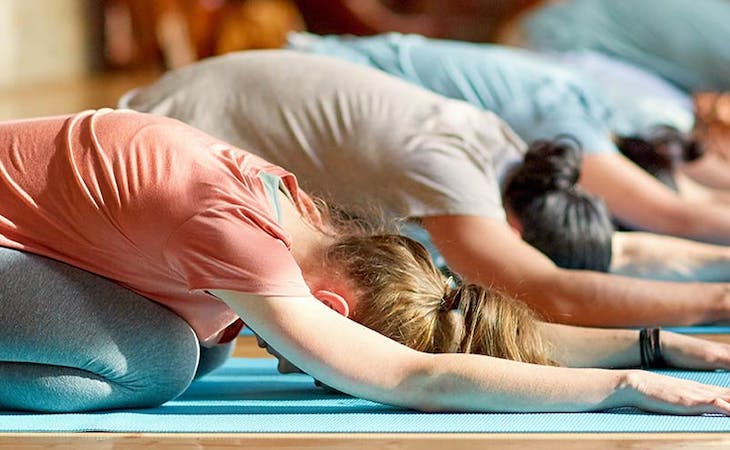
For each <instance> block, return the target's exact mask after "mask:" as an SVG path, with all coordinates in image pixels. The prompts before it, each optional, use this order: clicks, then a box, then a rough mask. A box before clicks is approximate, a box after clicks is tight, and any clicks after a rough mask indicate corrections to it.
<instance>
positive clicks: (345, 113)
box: [120, 51, 730, 325]
mask: <svg viewBox="0 0 730 450" xmlns="http://www.w3.org/2000/svg"><path fill="white" fill-rule="evenodd" d="M120 105H121V106H124V107H129V108H132V109H137V110H141V111H146V112H151V113H154V114H161V115H167V116H171V117H175V118H178V119H181V120H183V121H185V122H188V123H190V124H192V125H194V126H196V127H198V128H200V129H202V130H204V131H207V132H209V133H211V134H214V135H217V136H218V137H220V138H222V139H224V140H226V141H229V142H232V143H233V144H235V145H239V146H241V147H243V148H246V149H249V150H250V151H252V152H254V153H257V154H259V155H262V156H264V158H266V159H268V160H270V161H273V162H275V163H276V164H278V165H280V166H282V167H286V168H287V169H289V170H292V171H294V172H295V173H297V176H298V179H299V180H300V182H301V183H302V185H303V186H304V187H305V188H307V189H309V190H310V191H311V192H313V193H315V194H317V195H320V196H323V197H324V198H325V199H326V200H328V201H329V202H330V203H332V204H335V205H337V206H338V207H343V208H347V209H348V212H351V213H354V214H357V213H358V212H360V211H363V210H372V207H373V206H377V207H379V208H381V209H382V210H383V211H384V212H385V213H386V215H387V216H389V217H396V218H410V219H414V220H418V221H420V223H421V224H422V225H423V226H424V227H425V228H426V230H427V231H428V232H429V233H430V234H431V237H432V238H433V242H434V244H435V245H436V246H437V247H438V249H439V251H440V252H441V253H442V254H443V256H444V257H445V259H446V261H447V263H448V265H449V267H450V268H452V269H453V270H454V271H455V272H457V273H458V274H459V275H461V276H463V277H464V278H465V279H466V280H467V281H469V282H473V283H479V284H481V285H484V286H493V287H497V288H501V289H504V290H505V291H507V292H508V293H510V294H513V295H516V296H519V298H521V299H523V300H524V301H526V302H527V303H528V304H530V305H531V306H533V307H535V308H536V309H538V310H539V311H540V312H543V313H544V314H545V315H546V316H547V317H548V318H550V319H552V320H558V321H561V322H566V323H573V324H584V325H641V324H692V323H705V322H714V321H719V320H725V318H726V317H727V316H730V314H728V313H730V311H729V310H726V309H725V308H726V307H727V308H730V304H728V301H730V297H727V285H726V284H713V283H702V284H700V283H656V282H650V281H644V280H637V279H630V278H624V277H617V276H612V275H607V274H601V273H597V272H591V271H575V270H566V269H561V268H559V267H557V266H556V265H555V264H553V263H552V262H551V261H550V260H549V259H548V258H546V257H545V256H544V255H542V254H541V253H540V252H538V251H537V250H535V249H534V248H533V247H531V246H530V245H528V244H526V243H525V242H524V241H523V240H521V239H520V238H519V237H518V236H517V235H516V234H515V233H514V232H513V231H512V230H511V228H510V226H509V225H508V223H507V220H506V214H505V211H504V207H503V205H502V192H501V187H502V186H503V183H504V182H505V177H506V176H507V174H508V173H509V172H510V171H511V170H512V169H514V167H516V166H518V165H519V164H520V163H521V161H522V160H523V158H524V154H525V150H526V149H525V145H524V143H523V142H522V141H521V140H519V139H518V138H517V137H516V136H515V135H514V134H513V132H512V131H511V130H510V129H509V128H508V127H507V126H506V125H505V124H504V123H503V122H501V121H500V120H499V119H498V118H497V117H496V116H494V115H493V114H492V113H489V112H487V111H484V110H483V109H480V108H476V107H474V106H471V105H469V104H468V103H466V102H462V101H457V100H452V99H447V98H445V97H442V96H439V95H436V94H434V93H432V92H429V91H427V90H424V89H422V88H418V87H416V86H413V85H410V84H408V83H405V82H403V81H401V80H398V79H396V78H394V77H390V76H388V75H386V74H384V73H382V72H380V71H377V70H373V69H370V68H366V67H361V66H358V65H354V64H351V63H348V62H344V61H339V60H336V59H332V58H327V57H323V56H317V55H308V54H304V53H297V52H290V51H268V52H267V51H263V52H242V53H239V54H233V55H229V56H225V57H221V58H214V59H210V60H207V61H204V62H201V63H197V64H195V65H191V66H188V67H186V68H182V69H179V70H176V71H173V72H169V73H168V74H166V75H165V76H164V77H162V78H161V79H160V80H158V81H157V82H156V83H154V84H152V85H150V86H147V87H143V88H140V89H138V90H135V91H132V92H130V93H128V94H127V95H125V96H124V98H123V99H122V100H121V101H120ZM583 166H585V163H584V164H583ZM636 170H639V169H636ZM647 176H648V175H647ZM652 181H653V179H652ZM691 244H692V243H690V245H691ZM614 254H617V253H614ZM618 254H619V256H620V257H621V258H620V259H623V258H629V259H630V258H631V255H626V254H624V253H622V252H619V253H618ZM677 258H678V260H682V255H681V254H679V255H677ZM710 261H712V262H715V261H720V262H724V263H727V261H729V259H728V258H727V257H724V258H715V259H712V260H710ZM692 262H693V264H694V263H696V264H697V265H698V266H700V267H701V266H702V264H704V263H705V262H707V261H706V260H698V261H695V260H693V261H692ZM695 269H696V267H695V266H692V268H690V269H689V270H688V272H690V273H691V272H692V271H693V270H695Z"/></svg>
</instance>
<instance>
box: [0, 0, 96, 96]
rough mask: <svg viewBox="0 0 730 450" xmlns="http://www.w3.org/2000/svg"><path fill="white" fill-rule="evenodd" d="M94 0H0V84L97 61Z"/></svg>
mask: <svg viewBox="0 0 730 450" xmlns="http://www.w3.org/2000/svg"><path fill="white" fill-rule="evenodd" d="M95 3H97V2H94V1H89V0H0V87H7V86H14V85H18V84H33V83H38V82H45V81H50V80H59V79H69V78H73V77H78V76H81V75H84V74H87V73H89V72H91V71H93V70H94V68H96V67H98V65H99V62H100V55H99V52H98V51H99V48H100V46H99V44H100V38H101V36H100V32H99V23H100V22H99V21H100V16H99V11H100V10H99V8H98V6H95ZM97 5H98V3H97Z"/></svg>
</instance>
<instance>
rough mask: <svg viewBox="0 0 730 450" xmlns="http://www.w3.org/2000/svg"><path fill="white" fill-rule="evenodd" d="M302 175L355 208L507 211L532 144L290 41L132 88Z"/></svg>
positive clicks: (312, 188) (485, 118)
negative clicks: (509, 181)
mask: <svg viewBox="0 0 730 450" xmlns="http://www.w3.org/2000/svg"><path fill="white" fill-rule="evenodd" d="M120 106H121V107H125V108H131V109H135V110H138V111H144V112H151V113H154V114H161V115H165V116H170V117H174V118H177V119H180V120H182V121H184V122H187V123H189V124H191V125H193V126H195V127H198V128H200V129H202V130H203V131H206V132H208V133H210V134H212V135H214V136H216V137H218V138H220V139H223V140H225V141H228V142H230V143H231V144H234V145H236V146H238V147H241V148H243V149H246V150H248V151H250V152H252V153H256V154H258V155H260V156H262V157H263V158H264V159H267V160H268V161H270V162H272V163H274V164H277V165H280V166H282V167H285V168H286V169H288V170H290V171H292V172H293V173H294V174H296V176H297V179H298V180H299V181H300V183H301V185H302V186H303V188H304V189H305V190H306V191H308V192H309V193H311V194H314V195H318V196H321V197H323V198H324V199H325V200H327V201H329V202H332V203H334V204H337V205H339V206H341V207H344V209H346V210H348V211H351V212H355V213H358V212H367V211H371V210H372V209H373V206H375V207H377V208H379V209H380V210H382V211H383V212H384V213H385V214H386V215H387V216H388V217H424V216H433V215H478V216H484V217H490V218H496V219H501V220H503V219H504V210H503V208H502V204H501V195H500V189H499V187H500V181H501V178H502V177H503V176H504V175H505V173H506V172H507V171H508V169H509V168H510V167H511V166H512V165H514V164H517V163H519V162H520V161H521V160H522V158H523V156H524V152H525V145H524V143H523V142H522V141H521V140H520V139H519V138H518V137H517V136H516V135H515V134H514V133H513V132H512V131H511V130H510V129H509V128H508V126H507V125H505V124H504V123H503V122H502V121H501V120H500V119H499V118H497V117H496V116H495V115H493V114H491V113H489V112H487V111H483V110H481V109H479V108H476V107H474V106H471V105H469V104H468V103H465V102H462V101H457V100H450V99H446V98H444V97H441V96H438V95H436V94H434V93H431V92H429V91H427V90H424V89H421V88H419V87H416V86H413V85H411V84H408V83H406V82H403V81H400V80H398V79H395V78H393V77H391V76H389V75H386V74H384V73H381V72H379V71H377V70H375V69H370V68H366V67H361V66H358V65H354V64H351V63H348V62H343V61H339V60H335V59H332V58H328V57H323V56H317V55H310V54H301V53H296V52H292V51H287V50H265V51H248V52H239V53H235V54H230V55H226V56H222V57H217V58H211V59H208V60H205V61H203V62H200V63H197V64H193V65H190V66H186V67H183V68H181V69H178V70H176V71H172V72H169V73H167V74H166V75H165V76H163V77H162V78H161V79H160V80H158V81H157V82H156V83H154V84H152V85H151V86H148V87H145V88H141V89H137V90H135V91H132V92H130V93H128V94H126V95H125V96H124V97H123V98H122V99H121V101H120Z"/></svg>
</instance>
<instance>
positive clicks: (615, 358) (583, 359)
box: [540, 323, 641, 368]
mask: <svg viewBox="0 0 730 450" xmlns="http://www.w3.org/2000/svg"><path fill="white" fill-rule="evenodd" d="M540 334H541V336H542V338H543V339H545V340H546V341H547V342H548V343H549V345H548V348H549V349H550V352H551V354H550V356H551V358H552V360H553V361H556V362H557V363H559V364H560V365H563V366H566V367H602V368H629V367H638V366H639V365H640V364H641V355H640V351H639V331H637V330H622V329H607V328H585V327H576V326H570V325H560V324H554V323H541V324H540Z"/></svg>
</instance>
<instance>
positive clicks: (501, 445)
mask: <svg viewBox="0 0 730 450" xmlns="http://www.w3.org/2000/svg"><path fill="white" fill-rule="evenodd" d="M156 75H157V74H156V73H150V72H145V73H133V74H107V75H103V76H95V77H89V78H88V79H83V80H72V81H68V82H58V83H48V84H44V85H40V86H28V87H18V88H12V89H7V88H6V89H2V88H0V120H6V119H16V118H24V117H33V116H40V115H52V114H64V113H71V112H76V111H80V110H84V109H89V108H100V107H111V106H114V105H115V104H116V101H117V99H118V97H119V96H120V95H121V94H122V93H124V92H125V91H127V90H128V89H131V88H133V87H135V86H138V85H141V84H144V83H147V82H149V81H151V80H152V79H154V77H155V76H156ZM707 337H708V338H711V339H717V340H722V341H724V342H730V336H707ZM235 354H236V356H240V357H261V356H265V353H262V351H261V350H260V349H258V348H257V347H256V345H255V342H254V341H253V339H252V338H242V339H240V340H239V344H238V345H237V348H236V353H235ZM49 420H52V418H50V417H49ZM728 420H730V419H728ZM119 448H124V449H159V450H165V449H171V450H172V449H175V450H178V449H183V450H187V449H190V450H193V449H195V450H199V449H209V450H224V449H233V448H246V449H267V450H274V449H282V450H291V449H328V450H337V449H391V450H397V449H404V450H405V449H413V450H416V449H417V450H460V449H474V448H495V449H520V450H538V449H539V450H542V449H550V450H553V449H564V450H578V449H600V450H604V449H605V450H619V449H667V450H669V449H672V450H674V449H693V450H694V449H696V450H705V449H730V434H708V433H689V434H679V433H665V434H661V433H659V434H648V433H637V434H265V435H257V434H193V435H188V434H137V433H75V434H47V433H32V434H22V433H5V434H0V450H31V449H33V450H40V449H54V450H62V449H74V450H86V449H119Z"/></svg>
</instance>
